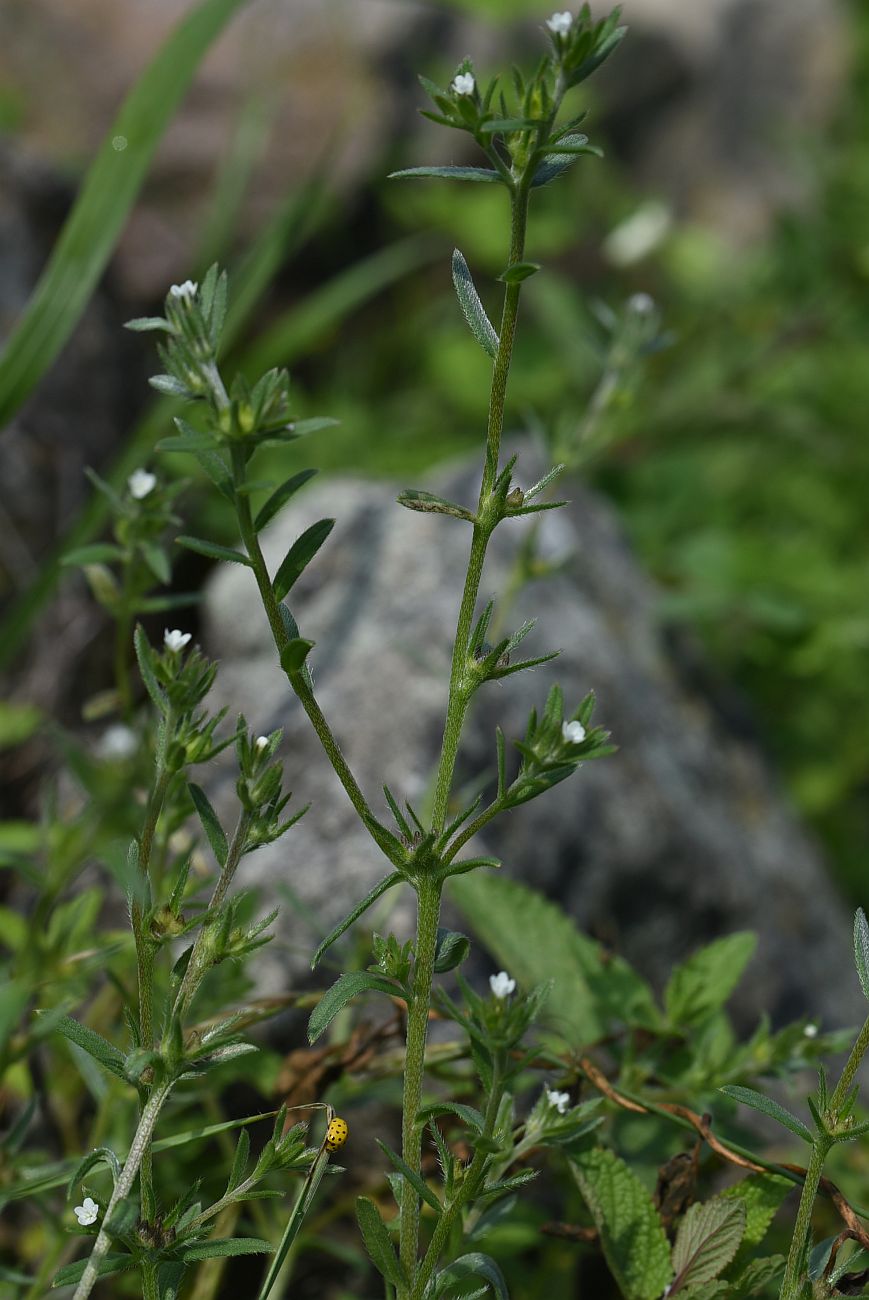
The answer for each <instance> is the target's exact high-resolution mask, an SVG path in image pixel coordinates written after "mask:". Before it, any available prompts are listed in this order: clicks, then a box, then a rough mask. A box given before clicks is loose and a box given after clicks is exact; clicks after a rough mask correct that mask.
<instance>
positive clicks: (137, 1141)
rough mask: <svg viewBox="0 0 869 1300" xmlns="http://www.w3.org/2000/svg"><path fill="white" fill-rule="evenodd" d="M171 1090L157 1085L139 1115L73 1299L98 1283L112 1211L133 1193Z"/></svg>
mask: <svg viewBox="0 0 869 1300" xmlns="http://www.w3.org/2000/svg"><path fill="white" fill-rule="evenodd" d="M171 1091H172V1081H171V1080H167V1081H165V1082H163V1083H161V1084H158V1085H157V1086H156V1087H155V1088H153V1089H152V1091H151V1095H150V1097H149V1098H148V1100H147V1102H146V1103H145V1107H144V1109H143V1111H142V1114H141V1115H140V1116H139V1124H138V1127H137V1128H136V1133H135V1136H134V1137H133V1141H132V1144H131V1146H130V1151H129V1154H128V1155H127V1158H126V1160H125V1161H124V1167H123V1169H122V1170H121V1176H120V1178H119V1179H118V1181H117V1182H116V1184H115V1188H114V1191H113V1192H112V1196H111V1200H110V1201H109V1203H108V1205H107V1206H106V1212H105V1214H104V1215H103V1222H102V1226H101V1227H100V1230H99V1232H98V1233H97V1239H96V1241H95V1242H94V1244H93V1249H92V1250H91V1254H90V1259H89V1260H88V1262H87V1266H86V1268H85V1271H84V1272H83V1273H82V1275H81V1279H80V1280H79V1284H78V1286H77V1287H76V1289H75V1292H74V1294H73V1298H72V1300H87V1297H88V1296H89V1295H90V1293H91V1291H92V1290H93V1288H94V1284H95V1283H96V1280H97V1276H98V1274H99V1266H100V1264H101V1263H102V1260H103V1259H104V1257H105V1255H106V1253H107V1251H108V1249H109V1245H110V1244H111V1237H110V1236H109V1234H108V1232H107V1231H106V1224H107V1223H108V1222H109V1220H110V1218H111V1215H112V1211H113V1210H114V1208H115V1206H116V1205H117V1204H118V1202H119V1201H122V1200H123V1199H124V1197H126V1196H129V1194H130V1192H131V1191H132V1188H133V1183H134V1182H135V1180H136V1174H137V1173H138V1172H139V1166H140V1165H141V1163H142V1156H143V1154H144V1152H145V1150H146V1149H147V1148H148V1147H149V1145H150V1142H151V1138H152V1137H153V1134H154V1128H155V1126H156V1123H157V1119H158V1116H159V1114H160V1111H161V1110H162V1109H163V1104H164V1102H165V1101H166V1098H167V1097H168V1096H169V1093H170V1092H171Z"/></svg>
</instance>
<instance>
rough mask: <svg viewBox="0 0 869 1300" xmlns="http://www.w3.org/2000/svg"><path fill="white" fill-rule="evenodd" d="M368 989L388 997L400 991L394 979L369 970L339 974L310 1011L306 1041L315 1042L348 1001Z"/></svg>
mask: <svg viewBox="0 0 869 1300" xmlns="http://www.w3.org/2000/svg"><path fill="white" fill-rule="evenodd" d="M369 990H371V991H373V992H375V993H386V994H387V995H388V996H389V997H395V996H396V995H398V996H401V993H402V990H401V987H400V986H399V985H398V984H396V983H395V981H394V980H390V979H387V978H386V976H385V975H375V974H374V973H373V972H371V971H364V970H360V971H352V972H350V973H349V974H346V975H340V976H339V977H338V979H337V980H336V981H335V983H334V984H333V985H332V987H331V988H330V989H328V990H327V991H326V992H325V993H324V994H323V996H322V998H321V999H320V1001H319V1002H318V1003H317V1005H316V1007H315V1008H314V1010H313V1011H312V1012H311V1018H310V1020H309V1021H308V1041H309V1042H311V1043H315V1042H316V1041H317V1039H318V1038H319V1037H320V1035H321V1034H322V1033H323V1031H324V1030H325V1029H327V1028H328V1026H329V1025H330V1024H331V1022H332V1021H333V1020H334V1018H335V1016H337V1014H338V1012H339V1011H340V1010H341V1009H342V1008H343V1007H346V1005H347V1003H348V1002H350V1001H352V999H353V998H355V997H358V996H359V994H360V993H365V992H367V991H369Z"/></svg>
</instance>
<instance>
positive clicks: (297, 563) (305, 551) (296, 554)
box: [273, 519, 335, 600]
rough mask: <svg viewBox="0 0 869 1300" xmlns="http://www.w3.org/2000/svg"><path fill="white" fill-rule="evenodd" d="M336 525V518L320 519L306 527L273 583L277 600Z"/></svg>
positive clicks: (288, 553) (294, 580)
mask: <svg viewBox="0 0 869 1300" xmlns="http://www.w3.org/2000/svg"><path fill="white" fill-rule="evenodd" d="M334 527H335V520H334V519H320V520H318V522H317V523H316V524H311V527H310V528H306V529H305V531H304V532H303V533H302V535H301V537H297V538H296V540H295V541H294V542H293V544H292V546H291V547H290V549H289V550H288V551H287V554H286V556H285V557H284V561H283V563H282V564H281V567H280V568H279V569H278V571H277V573H276V574H275V580H274V583H273V586H274V592H275V600H283V598H284V596H286V594H287V592H288V591H289V590H290V588H291V587H292V586H293V583H294V582H296V580H297V579H298V578H299V577H300V576H301V575H302V573H303V572H304V571H305V569H306V568H307V566H308V565H309V564H310V563H311V560H313V558H314V556H315V555H316V554H317V552H318V551H319V549H320V547H321V546H322V545H323V543H324V542H325V540H326V538H327V537H328V536H329V534H330V533H331V531H332V529H333V528H334Z"/></svg>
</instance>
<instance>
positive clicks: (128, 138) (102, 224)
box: [0, 0, 244, 429]
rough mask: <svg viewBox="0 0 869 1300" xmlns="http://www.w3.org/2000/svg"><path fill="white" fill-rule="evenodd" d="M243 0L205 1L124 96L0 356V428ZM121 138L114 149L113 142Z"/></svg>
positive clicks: (72, 321) (42, 365)
mask: <svg viewBox="0 0 869 1300" xmlns="http://www.w3.org/2000/svg"><path fill="white" fill-rule="evenodd" d="M243 3H244V0H204V2H203V3H201V4H199V5H197V6H196V7H195V8H194V9H192V10H191V12H190V13H189V14H188V15H187V16H186V17H185V18H184V19H183V20H182V22H181V23H179V25H178V26H177V27H176V28H175V30H174V31H173V32H172V33H171V35H170V36H169V38H168V40H166V41H165V43H164V44H163V45H162V47H161V48H160V50H159V51H158V52H157V54H156V56H155V57H154V59H153V60H152V61H151V63H150V64H149V65H148V67H147V68H146V70H145V71H144V72H143V74H142V75H141V77H140V78H139V80H138V82H137V83H136V85H135V86H134V87H133V89H132V91H131V92H130V94H129V95H128V96H127V98H126V100H125V102H124V104H123V105H122V107H121V110H120V112H119V113H118V115H117V117H116V118H115V120H114V122H113V123H112V125H111V127H110V128H109V130H108V132H107V133H106V136H105V139H104V140H103V143H102V145H101V146H100V150H99V153H98V154H97V156H96V158H95V159H94V162H93V163H92V164H91V167H90V169H89V171H88V173H87V176H86V177H85V180H84V183H83V184H82V187H81V189H80V191H79V194H78V197H77V199H76V202H75V205H74V207H73V209H72V212H71V213H70V215H69V217H68V218H67V220H66V222H65V224H64V227H63V230H62V232H61V234H60V238H59V239H58V241H57V243H56V244H55V246H54V249H53V251H52V254H51V257H50V259H49V262H48V265H47V266H46V268H45V270H44V271H43V273H42V275H41V276H40V279H39V283H38V284H37V286H36V288H35V289H34V291H33V294H32V295H31V298H30V302H29V303H28V305H27V308H26V310H25V312H24V315H23V317H22V319H21V320H20V322H19V324H18V326H17V328H16V330H15V332H14V334H13V335H12V337H11V339H10V340H9V342H8V344H7V346H6V348H5V350H4V352H3V354H2V356H0V429H2V428H3V427H4V426H5V425H6V424H8V422H9V420H10V419H11V418H12V416H13V415H14V414H15V412H16V411H17V410H18V408H19V407H20V405H21V403H22V402H23V401H24V399H25V398H26V397H27V395H28V393H30V392H31V391H32V389H33V388H34V387H35V385H36V384H37V383H38V382H39V380H40V378H41V377H42V375H43V374H44V373H45V371H46V370H47V369H48V367H49V366H50V365H51V364H52V362H53V361H54V359H55V357H56V356H57V354H58V353H59V352H60V349H61V348H62V347H63V345H64V343H65V342H66V340H67V339H68V338H69V336H70V334H71V333H72V331H73V329H74V328H75V325H76V322H77V321H78V320H79V318H80V316H81V314H82V312H83V311H84V309H85V306H86V305H87V302H88V300H89V298H90V296H91V294H92V293H93V290H94V288H95V286H96V284H97V282H98V280H99V278H100V276H101V275H102V273H103V271H104V270H105V267H106V265H107V263H108V261H109V258H110V257H111V255H112V252H113V250H114V248H115V245H116V243H117V241H118V237H119V235H120V233H121V230H122V229H123V226H124V223H125V221H126V219H127V216H128V215H129V212H130V209H131V208H132V206H133V203H134V202H135V199H136V196H137V194H138V193H139V190H140V188H141V186H142V183H143V181H144V180H145V177H146V176H147V174H148V169H149V167H150V164H151V159H152V157H153V155H154V151H155V150H156V148H157V146H158V144H159V143H160V140H161V138H162V136H163V134H164V132H165V130H166V128H167V126H168V125H169V123H170V122H171V121H172V118H173V117H174V115H175V111H176V109H177V108H178V105H179V104H180V102H181V100H182V99H183V97H184V95H185V93H186V91H187V88H188V86H189V85H190V82H191V80H192V78H193V75H194V73H195V72H196V69H197V68H198V66H199V64H200V62H201V61H202V58H203V56H204V54H205V52H206V51H207V50H208V47H209V46H210V45H211V44H212V42H213V41H214V39H215V37H217V36H218V35H219V34H220V32H221V31H222V29H223V28H224V27H225V26H226V24H227V22H228V21H229V19H230V18H231V17H232V15H233V14H234V13H235V11H236V10H237V9H240V8H241V6H242V4H243ZM119 140H123V141H124V148H122V149H119V148H118V147H117V142H118V141H119Z"/></svg>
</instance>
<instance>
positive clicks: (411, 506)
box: [395, 488, 475, 523]
mask: <svg viewBox="0 0 869 1300" xmlns="http://www.w3.org/2000/svg"><path fill="white" fill-rule="evenodd" d="M395 499H396V501H397V502H398V504H399V505H400V506H405V507H406V508H407V509H408V510H419V511H421V512H422V513H424V514H435V515H452V516H453V517H454V518H455V519H466V520H467V521H468V522H469V523H474V520H475V516H474V515H473V513H472V512H471V511H470V510H466V509H465V507H464V506H457V505H456V504H455V502H453V501H445V500H444V498H443V497H439V496H435V494H434V493H433V492H420V491H417V489H416V488H405V490H404V491H403V492H399V494H398V496H397V497H396V498H395Z"/></svg>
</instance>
